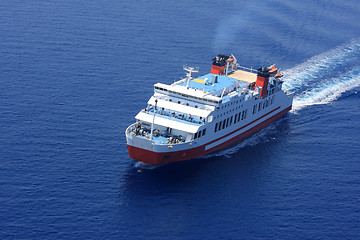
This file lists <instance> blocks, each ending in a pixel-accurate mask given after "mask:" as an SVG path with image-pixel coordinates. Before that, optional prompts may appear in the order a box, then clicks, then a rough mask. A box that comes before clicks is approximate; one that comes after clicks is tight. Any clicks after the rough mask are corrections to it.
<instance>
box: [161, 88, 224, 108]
mask: <svg viewBox="0 0 360 240" xmlns="http://www.w3.org/2000/svg"><path fill="white" fill-rule="evenodd" d="M155 89H157V90H160V91H164V92H170V93H173V94H176V95H180V96H183V97H186V98H194V99H197V100H200V101H206V102H212V103H217V104H218V103H220V102H221V101H220V102H218V101H214V100H210V99H204V98H199V97H195V96H192V95H188V94H185V93H179V92H174V91H171V90H168V89H166V88H161V87H157V86H155Z"/></svg>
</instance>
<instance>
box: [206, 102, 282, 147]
mask: <svg viewBox="0 0 360 240" xmlns="http://www.w3.org/2000/svg"><path fill="white" fill-rule="evenodd" d="M279 109H280V107H277V108H275V109H273V110H271V111H270V112H268V113H266V114H264V115H262V116H261V117H259V118H257V119H255V120H254V121H252V122H250V123H248V124H246V125H244V126H242V127H240V128H238V129H236V130H234V131H232V132H230V133H228V134H226V135H224V136H222V137H220V138H218V139H215V140H213V141H211V142H209V143H208V144H207V146H206V147H205V150H208V149H210V148H213V147H215V146H216V145H218V144H219V142H220V143H222V142H224V141H227V140H229V139H231V138H233V136H231V135H233V134H234V133H236V132H238V131H240V130H241V129H244V128H246V127H248V126H249V125H251V124H253V123H255V122H257V121H259V120H260V119H262V118H264V117H266V116H268V115H270V114H271V113H273V112H275V111H277V110H279ZM224 138H226V139H227V140H226V139H224ZM220 140H223V141H220Z"/></svg>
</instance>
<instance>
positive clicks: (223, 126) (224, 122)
mask: <svg viewBox="0 0 360 240" xmlns="http://www.w3.org/2000/svg"><path fill="white" fill-rule="evenodd" d="M225 124H226V119H225V120H224V121H223V125H222V129H224V128H225Z"/></svg>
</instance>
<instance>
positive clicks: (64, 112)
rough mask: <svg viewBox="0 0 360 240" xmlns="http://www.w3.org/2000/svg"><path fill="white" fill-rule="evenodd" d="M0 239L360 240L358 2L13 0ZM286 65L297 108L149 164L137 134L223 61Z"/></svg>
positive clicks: (0, 53)
mask: <svg viewBox="0 0 360 240" xmlns="http://www.w3.org/2000/svg"><path fill="white" fill-rule="evenodd" d="M0 30H1V31H0V40H1V41H0V239H146V240H148V239H156V240H159V239H360V94H359V91H360V2H359V1H358V0H341V1H340V0H331V1H330V0H329V1H325V0H323V1H321V0H319V1H313V0H312V1H310V0H303V1H296V0H253V1H245V0H238V1H232V0H230V1H209V0H205V1H190V0H184V1H177V2H175V1H160V0H154V1H144V0H139V1H115V0H103V1H94V0H87V1H85V0H76V1H70V0H62V1H56V0H47V1H44V0H32V1H25V0H11V1H10V0H3V1H1V2H0ZM231 53H233V54H234V55H235V56H236V57H237V59H238V62H239V63H240V65H243V66H246V67H253V68H259V67H261V66H270V65H271V64H274V63H275V64H276V65H277V67H279V68H281V69H282V72H283V74H284V77H283V80H284V81H285V83H284V89H286V90H288V91H292V92H295V99H294V104H293V110H292V111H291V112H289V113H288V114H287V115H285V116H284V117H282V118H281V119H279V120H278V121H276V122H275V123H273V124H271V125H269V126H268V127H266V128H264V129H262V130H261V131H260V132H258V133H256V134H255V135H253V136H252V137H250V138H248V139H247V140H245V141H244V142H242V143H239V144H238V145H237V146H235V147H232V148H230V149H227V150H224V151H222V152H218V153H215V154H212V155H209V156H205V157H202V158H199V159H195V160H190V161H186V162H182V163H176V164H170V165H165V166H161V167H149V166H147V165H144V164H141V163H138V162H136V161H135V160H132V159H130V158H129V156H128V152H127V147H126V139H125V133H124V132H125V129H126V128H127V126H128V125H129V124H131V123H133V122H134V121H135V119H134V116H135V115H136V114H137V112H138V111H139V110H140V109H142V108H144V107H146V102H147V100H148V99H149V97H150V96H151V95H152V94H153V85H154V84H155V83H157V82H162V83H167V84H170V83H172V82H173V81H175V80H178V79H179V78H180V77H184V76H185V72H184V71H183V69H182V66H183V65H184V64H185V65H188V66H193V67H199V68H200V74H206V73H208V72H209V71H210V67H211V59H212V58H213V57H214V56H216V55H217V54H231Z"/></svg>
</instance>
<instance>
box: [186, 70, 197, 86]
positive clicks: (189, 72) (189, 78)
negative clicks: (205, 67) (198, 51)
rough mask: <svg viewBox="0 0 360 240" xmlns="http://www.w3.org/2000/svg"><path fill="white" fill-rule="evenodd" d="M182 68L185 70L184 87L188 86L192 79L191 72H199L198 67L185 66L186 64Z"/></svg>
mask: <svg viewBox="0 0 360 240" xmlns="http://www.w3.org/2000/svg"><path fill="white" fill-rule="evenodd" d="M183 69H184V70H185V71H187V73H186V78H187V84H186V88H189V85H190V80H191V79H192V77H191V73H193V72H199V68H198V67H196V68H194V67H186V66H184V67H183Z"/></svg>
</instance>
